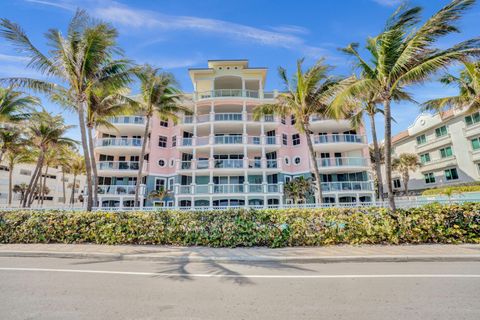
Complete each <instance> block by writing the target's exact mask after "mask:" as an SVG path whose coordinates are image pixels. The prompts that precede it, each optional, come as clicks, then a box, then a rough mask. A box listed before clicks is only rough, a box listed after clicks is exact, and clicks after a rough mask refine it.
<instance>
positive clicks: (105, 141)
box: [95, 138, 143, 147]
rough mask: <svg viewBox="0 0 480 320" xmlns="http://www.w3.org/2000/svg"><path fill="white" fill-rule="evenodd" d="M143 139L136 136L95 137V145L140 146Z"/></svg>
mask: <svg viewBox="0 0 480 320" xmlns="http://www.w3.org/2000/svg"><path fill="white" fill-rule="evenodd" d="M142 143H143V139H138V138H101V139H97V141H96V143H95V145H96V146H97V147H141V146H142Z"/></svg>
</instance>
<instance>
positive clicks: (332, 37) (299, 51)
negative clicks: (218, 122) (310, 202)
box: [0, 0, 480, 139]
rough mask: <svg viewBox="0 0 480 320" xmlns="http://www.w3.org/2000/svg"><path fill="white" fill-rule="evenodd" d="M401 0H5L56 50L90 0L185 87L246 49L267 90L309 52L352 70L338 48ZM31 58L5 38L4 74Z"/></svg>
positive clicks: (127, 42)
mask: <svg viewBox="0 0 480 320" xmlns="http://www.w3.org/2000/svg"><path fill="white" fill-rule="evenodd" d="M400 2H401V1H397V0H336V1H334V0H325V1H310V0H297V1H286V0H277V1H267V0H244V1H220V0H217V1H214V0H203V1H198V0H197V1H148V0H138V1H127V0H119V1H111V0H84V1H80V0H58V1H54V0H12V1H6V0H3V1H0V17H2V18H8V19H10V20H12V21H14V22H17V23H19V24H20V25H21V26H22V27H23V28H24V29H25V31H26V32H27V34H28V35H29V36H30V38H31V39H32V41H33V42H34V44H35V45H38V46H39V47H40V48H41V49H43V50H46V49H47V47H46V46H45V40H44V38H43V34H44V32H45V31H47V30H48V29H50V28H58V29H61V30H66V27H67V25H68V22H69V20H70V19H71V17H72V15H73V14H74V11H75V10H76V8H77V7H80V8H84V9H86V10H87V11H88V12H89V13H90V14H91V15H92V16H94V17H97V18H100V19H102V20H105V21H108V22H110V23H112V24H113V25H114V26H116V27H117V28H118V30H119V33H120V37H119V44H120V46H121V47H122V48H123V49H124V51H125V55H126V56H127V57H128V58H130V59H132V60H134V61H136V62H137V63H145V62H148V63H150V64H153V65H156V66H159V67H163V68H164V69H167V70H169V71H171V72H173V73H174V74H175V76H176V77H177V79H178V80H179V82H180V84H181V87H182V89H183V90H184V91H187V92H189V91H191V90H192V85H191V83H190V80H189V78H188V72H187V68H190V67H204V66H206V63H207V60H208V59H240V58H245V59H249V60H250V65H251V66H258V67H259V66H262V67H268V68H269V69H270V72H269V75H268V77H267V83H266V86H267V90H272V89H280V90H281V89H282V85H281V83H280V82H279V80H278V77H277V72H276V69H277V67H278V66H284V67H286V68H287V69H288V70H292V68H293V67H294V64H295V61H296V59H298V58H300V57H305V58H306V64H311V63H313V62H314V61H315V60H316V59H318V58H319V57H325V58H326V60H327V62H328V63H329V64H331V65H333V66H335V69H334V70H333V73H334V74H337V75H348V74H350V73H351V72H352V69H351V66H350V61H349V60H348V59H347V58H346V57H345V56H344V55H342V54H341V53H340V52H338V50H337V48H339V47H344V46H346V45H347V44H349V43H351V42H360V43H364V41H365V39H366V38H367V37H368V36H374V35H376V34H378V33H379V32H380V31H381V29H382V27H383V25H384V22H385V20H386V18H387V17H388V16H389V15H390V14H391V13H392V12H393V11H394V10H395V8H396V6H398V4H399V3H400ZM447 2H448V1H445V0H439V1H428V0H424V1H411V2H410V4H411V5H420V6H422V7H423V8H424V17H425V18H426V17H428V16H430V15H431V14H433V13H434V12H435V11H436V10H438V9H439V8H441V7H442V6H443V5H444V4H446V3H447ZM479 19H480V6H479V5H478V4H476V5H475V7H474V8H473V10H471V11H470V12H469V13H468V14H467V15H465V17H464V18H463V19H462V20H461V22H460V27H461V30H462V33H461V34H455V35H451V36H448V37H446V38H443V39H442V40H441V41H440V42H439V46H441V47H445V46H449V45H452V44H454V43H456V42H459V41H461V40H464V39H468V38H472V37H476V36H478V21H479ZM27 62H28V60H27V59H25V57H22V56H20V55H18V53H16V52H15V51H14V50H13V48H12V47H11V46H10V45H9V44H7V43H6V42H5V40H3V39H0V77H9V76H31V77H39V75H38V74H36V73H35V71H32V70H29V69H26V67H25V66H26V63H27ZM454 68H455V67H454ZM457 68H458V67H457ZM455 69H456V68H455ZM409 91H410V92H412V93H413V94H414V98H415V99H416V100H417V101H419V102H423V101H425V100H428V99H431V98H435V97H440V96H442V95H451V94H455V92H456V90H455V88H448V87H444V86H442V85H440V84H438V83H437V82H435V81H432V82H430V83H427V84H425V85H422V86H417V87H412V88H411V89H410V90H409ZM43 103H44V106H45V108H47V109H48V110H50V111H53V112H61V113H62V114H63V115H64V117H65V118H66V120H67V122H68V123H71V124H76V116H75V115H73V114H71V113H70V112H68V111H65V110H62V109H60V108H59V107H58V106H55V105H53V104H51V103H50V102H48V101H47V100H46V99H44V100H43ZM417 115H418V106H416V105H414V104H400V105H395V106H394V111H393V116H394V118H395V119H396V121H397V123H396V124H394V128H393V132H394V133H397V132H399V131H402V130H404V129H406V128H407V127H408V125H410V124H411V123H412V121H414V120H415V118H416V116H417ZM378 120H379V122H381V119H380V118H379V119H378ZM379 127H380V128H379V129H380V130H379V135H383V129H382V128H381V127H382V123H379ZM70 135H71V136H72V137H74V138H77V139H78V137H79V134H78V130H72V131H71V132H70Z"/></svg>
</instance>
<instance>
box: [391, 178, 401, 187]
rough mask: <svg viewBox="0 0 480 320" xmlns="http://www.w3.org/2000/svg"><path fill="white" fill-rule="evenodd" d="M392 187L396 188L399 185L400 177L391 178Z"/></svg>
mask: <svg viewBox="0 0 480 320" xmlns="http://www.w3.org/2000/svg"><path fill="white" fill-rule="evenodd" d="M393 187H394V188H397V189H398V188H400V187H401V184H400V179H398V178H396V179H393Z"/></svg>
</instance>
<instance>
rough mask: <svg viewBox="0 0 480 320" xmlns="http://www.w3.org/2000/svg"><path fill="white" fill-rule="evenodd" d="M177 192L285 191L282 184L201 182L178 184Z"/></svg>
mask: <svg viewBox="0 0 480 320" xmlns="http://www.w3.org/2000/svg"><path fill="white" fill-rule="evenodd" d="M176 190H177V192H176V193H177V194H180V195H184V194H226V193H241V194H245V193H279V192H283V189H282V184H265V183H263V184H254V183H252V184H249V183H244V184H201V185H188V186H184V185H177V186H176Z"/></svg>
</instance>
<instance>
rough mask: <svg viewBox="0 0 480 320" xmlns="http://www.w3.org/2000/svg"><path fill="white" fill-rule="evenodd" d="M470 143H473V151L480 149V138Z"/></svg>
mask: <svg viewBox="0 0 480 320" xmlns="http://www.w3.org/2000/svg"><path fill="white" fill-rule="evenodd" d="M470 142H471V143H472V149H473V150H478V149H480V138H475V139H472V140H470Z"/></svg>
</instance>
